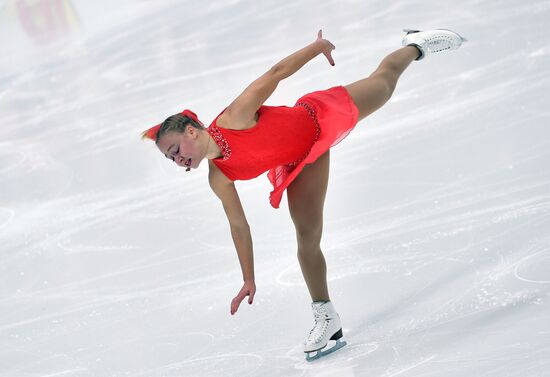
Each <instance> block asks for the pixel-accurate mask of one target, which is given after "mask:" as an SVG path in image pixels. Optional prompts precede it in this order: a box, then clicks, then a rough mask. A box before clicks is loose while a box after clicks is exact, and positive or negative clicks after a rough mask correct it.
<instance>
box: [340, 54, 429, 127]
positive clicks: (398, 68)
mask: <svg viewBox="0 0 550 377" xmlns="http://www.w3.org/2000/svg"><path fill="white" fill-rule="evenodd" d="M419 54H420V52H419V50H418V49H417V48H416V47H414V46H407V47H402V48H400V49H399V50H396V51H394V52H392V53H391V54H389V55H388V56H386V57H385V58H384V59H383V60H382V62H381V63H380V65H379V66H378V68H377V69H376V70H375V71H374V72H373V73H372V74H371V75H370V76H369V77H367V78H365V79H362V80H359V81H356V82H354V83H352V84H349V85H346V86H345V88H346V89H347V91H348V92H349V94H350V96H351V98H353V101H354V102H355V105H356V106H357V108H358V109H359V119H358V121H360V120H361V119H363V118H365V117H366V116H368V115H370V114H372V113H373V112H374V111H376V110H378V109H379V108H380V107H382V105H384V104H385V103H386V102H387V101H388V100H389V99H390V97H391V95H392V94H393V91H394V90H395V87H396V85H397V80H398V79H399V76H401V74H402V73H403V71H405V69H406V68H407V67H408V66H409V64H411V62H412V61H414V60H415V59H416V58H417V57H418V56H419Z"/></svg>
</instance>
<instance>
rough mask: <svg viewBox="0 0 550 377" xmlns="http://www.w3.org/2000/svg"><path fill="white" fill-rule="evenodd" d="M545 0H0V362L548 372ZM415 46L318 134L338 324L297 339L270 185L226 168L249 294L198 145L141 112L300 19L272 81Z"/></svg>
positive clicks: (298, 280)
mask: <svg viewBox="0 0 550 377" xmlns="http://www.w3.org/2000/svg"><path fill="white" fill-rule="evenodd" d="M549 17H550V2H548V1H540V0H539V1H534V2H530V3H525V2H522V1H519V0H517V1H516V0H506V1H494V0H491V1H478V0H472V1H463V2H461V3H456V2H453V1H449V0H443V1H439V2H433V1H412V2H411V1H403V0H400V1H394V2H391V3H388V2H386V1H380V0H373V1H352V0H339V1H336V0H334V1H322V2H319V1H292V2H281V1H275V0H268V1H262V2H257V1H246V0H243V1H239V0H228V1H211V2H200V1H173V0H172V1H164V0H163V1H145V0H141V1H139V0H122V1H117V2H108V1H104V0H100V1H95V2H89V1H76V0H72V1H70V0H64V1H62V0H26V1H23V0H5V1H0V46H1V51H2V53H1V57H0V122H1V127H0V376H6V377H17V376H136V377H137V376H240V377H242V376H325V377H326V376H397V375H407V376H441V375H445V376H466V375H471V376H499V377H502V376H550V372H549V370H550V369H549V365H548V364H549V360H550V326H549V324H548V323H549V321H548V318H549V317H550V304H549V297H548V295H549V288H550V231H549V229H550V172H549V169H548V167H549V166H550V131H549V130H548V124H549V119H550V112H549V109H548V94H547V92H548V87H549V84H550V79H549V77H550V75H549V73H550V72H549V71H550V59H549V57H550V44H549V41H548V38H547V35H546V34H547V30H548V19H549ZM403 28H419V29H430V28H448V29H453V30H456V31H458V32H459V33H460V34H462V35H463V36H465V37H466V38H468V40H469V41H468V42H467V43H466V44H464V46H463V47H462V48H461V49H460V50H458V51H451V52H449V53H445V54H438V55H433V56H429V57H428V58H427V59H425V60H423V61H420V62H413V64H411V66H410V68H409V69H408V70H407V71H406V72H405V73H404V74H403V76H402V77H401V79H400V82H399V84H398V87H397V90H396V91H395V93H394V95H393V97H392V99H391V100H390V101H389V102H388V103H387V104H386V105H385V106H384V107H383V108H382V109H380V110H379V111H378V112H376V113H375V114H373V115H372V116H370V117H368V118H367V119H365V120H363V121H362V122H360V123H359V124H358V125H357V127H356V128H355V130H354V131H352V132H351V134H350V135H349V136H348V137H347V138H346V139H345V140H344V141H342V143H340V144H339V145H338V146H336V147H335V148H333V149H332V150H331V170H330V183H329V189H328V193H327V199H326V204H325V214H324V235H323V240H322V244H321V246H322V249H323V251H324V254H325V257H326V260H327V265H328V276H329V289H330V292H331V299H332V301H333V302H334V304H335V306H336V308H337V310H338V311H339V313H340V317H341V318H342V322H343V326H344V335H345V337H346V340H347V342H348V346H346V347H345V348H343V349H342V350H340V351H338V352H337V353H335V354H333V355H331V356H329V357H326V358H324V359H321V360H319V361H317V362H315V363H307V362H305V361H304V354H303V352H302V347H301V343H302V342H303V340H304V338H305V336H306V334H307V333H308V331H309V329H310V328H311V327H312V325H313V320H312V315H311V310H310V298H309V295H308V293H307V288H306V286H305V283H304V282H303V279H302V276H301V273H300V269H299V265H298V262H297V259H296V240H295V233H294V227H293V224H292V221H291V219H290V216H289V214H288V205H287V202H286V195H285V197H284V198H283V201H282V203H281V207H280V208H279V209H277V210H275V209H273V208H271V206H270V205H269V202H268V196H269V191H270V189H271V187H270V185H269V182H268V180H267V177H266V175H265V174H264V175H262V176H260V177H258V178H257V179H254V180H251V181H237V182H236V186H237V189H238V190H239V193H240V196H241V201H242V203H243V207H244V209H245V212H246V214H247V218H248V221H249V224H250V226H251V231H252V236H253V240H254V253H255V266H256V284H257V294H256V298H255V302H254V304H253V305H248V304H246V302H245V303H243V304H242V305H241V307H240V309H239V311H238V313H237V314H236V315H235V316H230V314H229V305H230V301H231V299H232V298H233V297H234V296H235V295H236V294H237V292H238V290H239V289H240V287H241V284H242V278H241V272H240V267H239V263H238V259H237V256H236V252H235V249H234V246H233V242H232V239H231V236H230V233H229V226H228V223H227V220H226V219H225V215H224V212H223V208H222V206H221V203H220V202H219V200H218V198H217V197H216V196H215V195H214V194H213V193H212V192H211V191H210V188H209V186H208V183H207V174H208V172H207V164H206V163H204V162H203V163H202V165H201V166H200V167H199V168H198V169H197V170H194V171H192V172H190V173H185V171H184V169H181V168H178V167H176V166H175V165H174V164H172V163H171V162H170V161H168V160H167V159H166V158H165V157H164V156H162V154H161V153H159V152H158V150H157V149H156V147H155V146H154V144H153V143H151V142H144V141H141V140H140V132H141V131H143V130H145V129H147V128H149V127H150V126H152V125H155V124H157V123H159V122H160V121H162V120H164V119H165V118H166V117H168V116H169V115H171V114H174V113H177V112H180V111H181V110H183V109H184V108H190V109H192V110H193V111H195V112H196V113H197V114H198V115H199V118H201V119H202V120H203V121H204V122H205V123H206V124H207V125H209V124H210V122H211V120H212V119H213V118H214V117H215V116H216V115H217V114H218V113H219V112H220V111H221V110H222V109H223V108H224V107H225V106H227V105H228V104H229V103H230V102H231V101H232V100H233V99H234V98H235V97H236V96H237V95H238V94H240V93H241V91H242V90H243V89H244V88H245V87H246V86H247V85H248V84H249V83H250V82H251V81H253V80H254V79H255V78H257V77H258V76H260V75H261V74H262V73H264V72H265V71H266V70H267V69H269V68H270V67H271V66H272V65H273V64H275V63H276V62H278V61H279V60H281V59H283V58H284V57H286V56H287V55H289V54H291V53H292V52H294V51H296V50H298V49H300V48H302V47H304V46H305V45H307V44H309V43H310V42H312V41H314V40H315V38H316V36H317V31H318V30H319V29H322V30H323V36H324V37H325V38H326V39H328V40H330V41H331V42H332V43H333V44H335V45H336V50H335V51H334V52H333V57H334V59H335V62H336V66H335V67H331V66H330V65H329V64H328V63H327V61H326V59H324V57H322V56H320V57H317V58H315V59H314V60H313V61H311V62H310V63H308V64H307V65H306V66H305V67H304V68H302V69H301V70H300V71H299V72H297V73H296V74H295V75H293V76H292V77H290V78H288V79H286V80H284V81H283V82H281V84H280V85H279V87H278V88H277V90H276V92H275V93H274V94H273V96H272V97H271V98H270V99H269V100H268V101H267V103H266V104H268V105H288V106H291V105H292V104H294V102H295V100H296V99H298V98H299V97H301V96H302V95H303V94H306V93H308V92H311V91H314V90H320V89H326V88H329V87H332V86H335V85H346V84H349V83H351V82H353V81H356V80H359V79H361V78H364V77H366V76H368V75H369V74H370V73H371V72H372V71H373V70H374V69H375V68H376V67H377V66H378V64H379V62H380V61H381V59H382V58H383V57H384V56H386V55H387V54H389V53H390V52H392V51H393V50H395V49H397V48H399V47H400V46H401V39H402V37H403V35H404V33H403V32H402V29H403Z"/></svg>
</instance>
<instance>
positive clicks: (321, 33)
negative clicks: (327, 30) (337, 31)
mask: <svg viewBox="0 0 550 377" xmlns="http://www.w3.org/2000/svg"><path fill="white" fill-rule="evenodd" d="M317 38H320V39H322V38H323V30H321V29H319V32H318V33H317Z"/></svg>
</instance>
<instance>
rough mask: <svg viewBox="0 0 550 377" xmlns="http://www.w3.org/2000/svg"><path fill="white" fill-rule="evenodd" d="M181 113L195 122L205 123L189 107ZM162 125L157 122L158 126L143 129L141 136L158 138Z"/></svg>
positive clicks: (143, 137)
mask: <svg viewBox="0 0 550 377" xmlns="http://www.w3.org/2000/svg"><path fill="white" fill-rule="evenodd" d="M181 115H183V116H186V117H188V118H190V119H192V120H194V121H195V122H197V123H198V124H201V125H202V124H203V123H202V122H201V121H200V120H199V118H198V117H197V114H195V113H194V112H192V111H191V110H188V109H185V110H183V111H182V112H181ZM161 125H162V123H161V124H157V125H156V126H154V127H151V128H149V129H148V130H146V131H143V132H142V133H141V138H142V139H151V140H157V134H158V132H159V129H160V126H161Z"/></svg>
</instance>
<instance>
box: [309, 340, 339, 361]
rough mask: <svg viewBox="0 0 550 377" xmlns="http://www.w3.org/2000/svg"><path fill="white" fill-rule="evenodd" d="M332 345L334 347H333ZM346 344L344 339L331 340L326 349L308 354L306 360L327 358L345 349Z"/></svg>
mask: <svg viewBox="0 0 550 377" xmlns="http://www.w3.org/2000/svg"><path fill="white" fill-rule="evenodd" d="M333 342H334V343H333ZM331 343H332V344H333V345H331ZM346 344H347V343H346V341H345V340H342V339H338V340H336V341H334V340H331V341H329V342H328V344H327V345H326V347H325V348H322V349H320V350H318V351H313V352H306V360H307V361H313V360H317V359H320V358H321V357H323V356H326V355H329V354H331V353H333V352H336V351H338V350H339V349H340V348H342V347H344V346H345V345H346Z"/></svg>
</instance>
